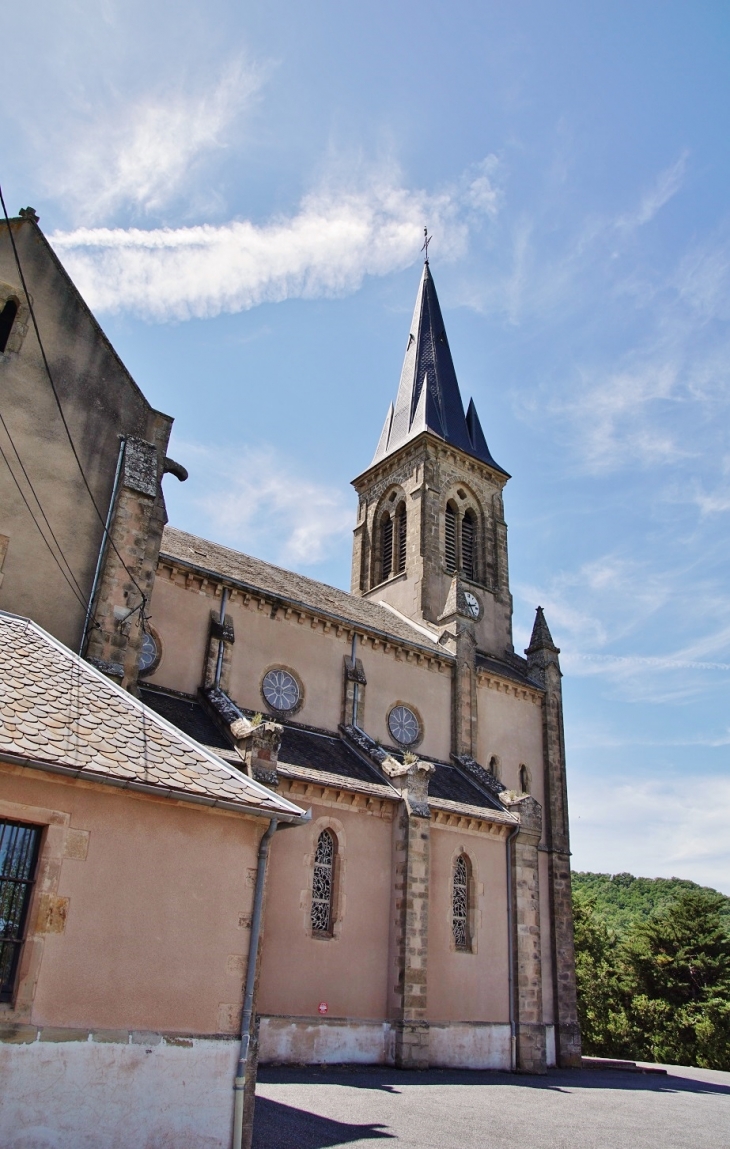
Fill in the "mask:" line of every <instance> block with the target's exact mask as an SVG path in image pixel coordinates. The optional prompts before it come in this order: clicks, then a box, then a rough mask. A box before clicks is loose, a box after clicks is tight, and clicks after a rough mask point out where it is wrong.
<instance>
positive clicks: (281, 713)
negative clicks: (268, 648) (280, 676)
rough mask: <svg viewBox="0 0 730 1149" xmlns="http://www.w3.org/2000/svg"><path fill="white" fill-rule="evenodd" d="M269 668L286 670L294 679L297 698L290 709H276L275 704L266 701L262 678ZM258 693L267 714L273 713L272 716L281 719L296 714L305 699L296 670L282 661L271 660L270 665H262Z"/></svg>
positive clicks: (301, 683) (302, 684) (302, 686)
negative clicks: (297, 692)
mask: <svg viewBox="0 0 730 1149" xmlns="http://www.w3.org/2000/svg"><path fill="white" fill-rule="evenodd" d="M271 670H284V671H286V673H287V674H291V676H292V678H293V679H294V681H295V682H296V684H297V686H298V687H299V698H298V700H297V703H296V705H295V706H292V708H291V710H277V709H276V707H275V706H272V705H271V704H270V703H269V702H267V700H266V695H265V694H264V679H265V678H266V675H267V674H268V673H269V672H270V671H271ZM259 694H260V695H261V701H262V702H263V704H264V707H265V708H266V712H267V713H269V714H273V716H274V718H281V719H287V718H292V717H293V716H294V715H295V714H298V713H299V711H300V710H301V709H302V707H303V706H304V700H305V690H304V683H303V682H302V679H301V677H300V675H298V674H297V672H296V670H294V668H293V667H291V666H286V665H285V664H284V663H283V662H272V663H271V665H270V666H266V667H264V669H263V671H262V673H261V680H260V682H259Z"/></svg>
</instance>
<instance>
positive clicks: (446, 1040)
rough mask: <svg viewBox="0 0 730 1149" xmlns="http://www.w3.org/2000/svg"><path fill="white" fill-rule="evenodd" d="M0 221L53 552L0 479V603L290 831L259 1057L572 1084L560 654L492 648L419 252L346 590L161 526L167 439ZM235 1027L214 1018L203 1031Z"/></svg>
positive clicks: (268, 938) (274, 888)
mask: <svg viewBox="0 0 730 1149" xmlns="http://www.w3.org/2000/svg"><path fill="white" fill-rule="evenodd" d="M11 223H12V231H13V235H14V237H15V242H16V245H17V250H18V252H19V253H20V257H21V260H22V264H23V266H24V267H25V269H26V275H27V278H28V287H29V292H30V298H31V299H33V300H34V301H35V313H36V315H37V322H38V325H39V328H40V330H41V332H42V333H43V334H44V335H45V343H46V354H47V359H48V361H49V363H50V367H51V372H52V373H53V375H55V378H56V381H57V387H56V390H57V392H58V394H57V395H56V399H57V400H58V401H57V402H55V407H54V399H53V396H50V395H49V393H48V385H47V380H46V378H45V376H44V369H43V363H42V361H41V357H40V356H39V353H38V346H37V343H36V342H35V341H34V337H33V332H32V330H31V323H30V319H31V318H32V317H30V316H29V315H28V305H27V302H26V298H25V296H24V293H23V290H22V285H21V284H19V283H18V276H17V271H16V264H14V262H13V259H12V252H11V251H10V249H9V245H8V244H7V243H5V242H2V243H0V337H1V339H0V342H2V340H4V342H3V343H2V346H0V380H2V384H3V388H4V392H3V394H4V402H5V417H6V419H7V420H8V421H9V422H10V423H13V422H14V426H15V438H14V442H15V443H16V444H20V448H19V449H20V451H21V453H22V452H25V455H26V456H27V457H31V456H32V457H33V458H34V459H36V458H37V457H38V454H39V444H40V443H43V444H44V451H43V458H42V459H39V460H38V462H37V468H36V469H37V473H36V477H35V478H36V481H35V487H34V489H35V490H36V491H38V492H39V493H40V498H41V499H42V500H43V501H44V505H45V507H46V508H48V509H49V518H51V519H52V521H53V529H54V538H55V539H56V540H57V542H58V544H59V555H60V559H61V561H58V559H59V555H57V556H56V560H57V561H56V562H55V564H54V563H51V560H50V558H49V555H48V553H47V552H48V551H49V548H48V547H45V548H44V547H43V546H42V545H41V542H40V541H39V540H38V538H37V533H38V532H34V530H33V529H32V526H31V525H30V524H29V522H28V514H27V505H26V506H24V505H23V504H22V502H21V501H20V500H19V498H18V497H17V492H16V491H15V490H14V489H13V488H12V487H11V485H10V482H9V479H8V475H7V474H6V471H5V470H0V569H1V570H2V574H1V575H0V578H2V583H1V584H0V609H2V610H4V611H8V612H13V613H15V614H19V615H22V616H24V617H29V618H32V619H34V620H35V621H36V622H37V623H38V624H40V625H41V626H43V627H45V628H46V630H48V631H49V632H50V633H51V634H52V635H54V636H55V637H56V638H57V639H58V640H59V641H60V642H62V643H64V644H65V645H66V646H68V647H71V648H72V649H74V650H77V651H79V652H80V654H81V655H82V656H83V658H84V659H86V660H87V661H88V662H89V663H90V664H91V665H92V666H94V667H95V668H96V669H97V670H98V671H101V673H103V674H104V675H105V676H107V677H109V678H111V679H112V680H113V681H115V682H116V683H117V684H118V685H121V686H122V687H123V688H124V689H126V690H127V691H129V692H131V693H132V694H133V695H135V696H136V697H137V698H138V699H139V700H140V701H141V702H142V703H144V704H145V705H146V707H148V708H149V709H150V710H151V711H154V712H155V713H156V714H157V715H159V716H160V717H161V718H162V719H164V720H165V721H166V722H167V723H169V724H172V725H173V726H174V727H176V728H177V729H179V730H180V731H181V732H183V733H184V735H185V736H186V737H188V738H189V739H193V740H195V742H196V743H197V744H198V745H200V746H202V747H203V748H204V749H205V751H206V753H211V754H213V755H215V756H216V758H217V760H219V761H221V762H223V763H226V764H228V765H229V766H230V767H232V768H233V769H234V770H236V771H238V772H240V773H241V775H243V776H246V777H248V778H249V779H251V780H252V782H255V783H257V784H258V785H259V786H264V787H266V788H267V789H268V790H270V791H272V792H273V793H274V794H275V795H276V796H277V798H278V799H279V800H281V801H284V802H286V803H288V804H289V805H288V807H287V808H290V807H291V806H292V805H293V806H294V807H297V808H299V809H300V810H306V811H308V812H310V816H309V818H308V820H306V821H303V822H302V823H301V824H297V825H296V826H292V828H291V829H290V831H289V832H287V833H286V834H281V835H276V836H275V838H274V840H273V842H272V845H271V850H270V859H269V863H268V873H267V878H266V902H265V919H264V926H263V933H262V941H261V951H260V968H259V981H258V989H257V997H256V1015H257V1023H256V1033H255V1034H254V1035H253V1040H254V1043H255V1044H257V1049H258V1057H259V1060H260V1061H261V1062H269V1063H366V1064H367V1063H369V1064H378V1063H380V1064H391V1065H396V1066H400V1067H404V1068H413V1069H417V1068H421V1067H426V1066H444V1067H460V1068H474V1069H484V1068H494V1069H512V1070H518V1071H523V1072H532V1073H540V1072H544V1071H545V1069H546V1068H547V1067H548V1066H551V1065H561V1066H571V1065H579V1064H580V1034H579V1029H578V1022H577V1011H576V993H575V968H574V953H573V925H572V909H571V891H570V845H569V825H568V805H567V786H566V762H565V747H564V738H563V714H562V694H561V672H560V664H559V650H558V648H557V646H556V644H555V643H554V641H553V639H552V637H551V634H550V631H549V629H548V624H547V622H546V620H545V617H544V615H543V612H542V610H541V609H540V608H539V607H538V608H537V610H536V616H535V624H534V629H533V632H532V637H531V641H530V644H529V646H528V648H527V650H526V651H525V652H524V656H523V655H521V654H519V653H517V652H516V651H515V650H514V646H513V641H512V598H511V594H510V585H509V570H508V554H507V527H506V522H505V517H504V503H503V491H504V488H505V485H506V483H507V482H508V480H509V477H510V476H509V474H508V473H507V471H506V470H504V468H503V467H502V466H501V465H500V464H499V463H497V462H496V461H495V458H494V457H493V455H492V454H491V451H490V448H489V447H488V445H487V440H486V437H485V434H484V431H483V428H482V425H481V422H480V419H479V416H478V414H477V411H476V407H475V405H474V402H473V400H472V401H470V402H469V404H468V406H467V408H466V411H465V407H464V403H463V400H462V396H461V393H460V388H459V384H458V381H457V377H456V373H455V369H454V364H453V361H452V355H451V350H450V347H449V342H448V337H447V334H446V330H445V325H444V320H443V317H442V313H441V308H440V305H439V300H438V296H437V293H436V287H435V283H434V279H433V275H432V272H431V268H430V265H429V262H428V260H427V261H426V262H425V264H424V267H423V270H422V274H421V278H420V283H419V284H418V288H417V293H416V303H415V309H414V312H413V319H412V322H411V325H410V330H409V331H408V332H407V333H404V334H406V336H407V338H406V347H405V357H404V361H403V365H402V370H401V375H400V382H399V384H398V387H397V393H396V395H395V401H394V403H393V404H391V406H390V408H389V410H388V412H387V414H386V418H385V422H384V425H383V428H382V431H381V433H380V437H379V438H377V432H376V430H375V429H374V433H373V439H372V443H371V444H370V450H372V449H373V446H374V447H375V450H374V454H373V456H372V461H371V462H370V463H369V465H368V466H366V467H365V469H364V470H362V472H361V473H360V474H359V475H358V476H357V477H356V478H354V479H353V486H354V489H355V492H356V494H357V511H356V516H355V523H354V534H353V549H352V578H351V586H350V591H349V592H346V591H344V590H341V589H338V588H335V587H331V586H328V585H325V584H323V583H320V582H317V581H315V580H313V579H310V578H307V577H305V576H302V575H300V574H297V573H294V572H291V571H287V570H283V569H281V568H279V567H276V566H273V565H271V564H270V563H267V562H264V561H262V560H260V559H258V558H255V557H252V556H249V555H246V554H242V553H240V552H238V551H235V550H232V549H230V548H228V547H225V546H221V545H220V544H217V543H216V542H214V541H210V540H207V539H202V538H198V537H197V536H194V535H190V534H188V533H186V532H184V531H182V530H179V529H177V528H175V527H173V526H171V525H169V524H168V523H167V515H166V512H165V504H164V495H163V491H162V482H163V478H164V476H166V475H172V476H173V477H175V478H176V479H178V480H184V479H185V478H186V471H185V469H184V467H183V466H181V465H180V464H179V463H177V462H175V461H174V460H172V459H170V458H169V457H168V456H167V453H166V452H167V442H168V439H169V435H170V430H171V426H172V420H171V419H170V418H169V417H168V416H166V415H163V414H161V413H160V412H157V411H154V410H153V409H152V408H151V407H150V406H149V404H148V403H147V401H146V400H145V398H144V396H143V395H142V393H141V391H140V390H139V388H138V387H137V385H136V383H135V382H134V381H133V380H132V379H131V377H130V376H129V374H128V372H127V371H126V369H125V368H124V366H123V364H122V363H121V362H120V361H119V359H118V357H117V356H116V353H115V352H114V350H113V348H112V347H111V345H110V344H109V343H108V341H107V340H106V337H105V336H104V335H103V332H102V331H101V329H100V328H99V326H98V324H97V322H96V320H95V319H94V317H93V315H92V314H91V312H90V311H89V309H88V308H87V307H86V305H85V304H84V302H83V300H82V299H81V297H80V295H79V294H78V292H77V290H76V288H75V287H74V285H73V283H72V282H71V281H70V279H69V277H68V276H67V274H66V272H65V271H64V269H63V267H62V265H61V264H60V262H59V260H58V258H57V256H56V255H55V253H54V252H53V251H52V249H51V248H50V245H49V244H48V242H47V241H46V239H45V237H44V236H43V233H42V232H41V230H40V228H39V226H38V221H37V217H36V216H35V213H33V212H32V209H26V211H25V212H24V213H22V214H21V216H20V217H19V218H18V219H16V220H13V221H11ZM414 286H415V284H414ZM395 367H396V364H394V369H395ZM395 374H396V373H395V370H394V391H395V382H396V378H395ZM59 411H61V412H62V414H63V418H62V419H61V421H60V423H59V418H58V412H59ZM61 424H63V425H61ZM69 442H72V444H75V447H76V450H77V455H78V457H80V460H81V461H80V463H79V467H78V468H76V467H75V463H74V460H73V459H72V458H71V456H70V452H69V450H68V446H69ZM493 446H494V444H493ZM360 449H361V451H362V454H363V457H364V458H367V450H368V443H367V441H364V442H363V443H362V444H361V445H360ZM496 453H497V455H499V452H498V451H497V452H496ZM79 471H80V472H81V473H82V476H83V477H84V479H85V482H86V485H87V487H88V488H89V490H90V491H91V492H93V499H92V502H93V504H94V507H95V508H97V512H98V509H99V508H101V511H102V514H101V516H99V514H98V513H96V514H94V513H93V511H92V510H91V509H90V508H89V506H88V505H87V504H88V501H89V500H88V499H86V498H85V493H84V491H82V490H81V484H80V480H79ZM16 485H17V484H16ZM51 549H52V548H51ZM64 563H66V565H67V567H68V569H64V565H63V564H64ZM69 571H71V573H72V575H73V583H74V584H75V586H76V588H77V589H79V590H80V594H77V595H76V596H75V597H74V595H73V593H72V592H73V590H74V587H73V586H72V585H71V580H70V579H69V578H68V577H67V576H68V574H69ZM59 572H60V573H59ZM62 575H64V576H65V577H64V578H62V577H61V576H62ZM69 587H70V589H69ZM239 1025H240V1010H239V1013H238V1015H236V1012H235V1009H231V1010H230V1011H229V1012H228V1014H226V1011H225V1010H222V1011H221V1010H219V1011H218V1014H217V1017H216V1019H215V1020H214V1021H212V1022H211V1026H212V1029H211V1032H213V1031H215V1032H218V1033H219V1035H220V1036H221V1038H223V1037H224V1036H225V1035H226V1034H232V1033H235V1032H236V1031H237V1028H238V1026H239Z"/></svg>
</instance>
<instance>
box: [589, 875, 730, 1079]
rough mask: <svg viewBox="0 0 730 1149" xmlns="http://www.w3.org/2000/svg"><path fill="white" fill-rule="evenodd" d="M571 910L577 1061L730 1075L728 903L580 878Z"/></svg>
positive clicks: (671, 888)
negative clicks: (651, 1064) (611, 1060)
mask: <svg viewBox="0 0 730 1149" xmlns="http://www.w3.org/2000/svg"><path fill="white" fill-rule="evenodd" d="M573 908H574V915H575V959H576V975H577V984H578V1012H579V1017H580V1026H581V1035H582V1041H583V1052H584V1053H586V1054H595V1055H598V1056H603V1057H628V1058H633V1059H638V1060H647V1061H660V1062H664V1063H668V1064H677V1065H698V1066H704V1067H706V1068H709V1069H730V898H728V897H726V896H725V895H724V894H719V893H717V892H716V891H715V890H710V889H707V888H705V887H702V886H698V885H696V884H695V883H694V882H687V881H683V880H682V879H680V878H669V879H667V878H635V877H634V876H633V875H632V874H615V875H613V876H611V875H610V874H590V873H583V874H582V873H576V874H574V875H573Z"/></svg>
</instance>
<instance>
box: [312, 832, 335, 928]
mask: <svg viewBox="0 0 730 1149" xmlns="http://www.w3.org/2000/svg"><path fill="white" fill-rule="evenodd" d="M335 854H336V844H335V836H334V834H333V833H332V831H331V830H323V831H322V833H321V834H320V835H319V838H318V839H317V849H316V850H315V854H314V877H313V879H312V933H313V934H318V935H319V936H320V937H331V936H332V926H333V924H334V921H333V919H334V914H333V896H334V890H335V883H334V873H335Z"/></svg>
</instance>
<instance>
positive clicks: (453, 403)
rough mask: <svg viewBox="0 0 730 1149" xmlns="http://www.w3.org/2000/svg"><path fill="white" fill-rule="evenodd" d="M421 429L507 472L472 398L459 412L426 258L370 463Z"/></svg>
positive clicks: (418, 433)
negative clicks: (394, 389) (391, 398)
mask: <svg viewBox="0 0 730 1149" xmlns="http://www.w3.org/2000/svg"><path fill="white" fill-rule="evenodd" d="M423 431H431V432H432V433H433V434H434V435H438V436H439V438H441V439H444V440H445V441H446V442H447V443H450V444H451V445H452V446H454V447H458V448H459V450H461V451H464V452H465V453H466V454H467V455H473V456H474V457H475V458H477V459H480V460H481V461H482V462H483V463H487V464H488V465H489V466H490V467H493V468H494V470H495V471H500V472H501V473H502V474H503V475H507V472H506V471H505V470H504V469H503V468H502V467H500V466H499V464H498V463H495V461H494V459H493V458H492V455H491V454H490V451H489V447H488V446H487V440H486V439H485V437H484V432H483V431H482V427H481V423H480V422H479V416H478V415H477V410H476V407H475V406H474V400H473V399H472V400H471V401H470V403H469V409H468V411H467V413H466V416H465V415H464V406H463V404H462V401H461V392H460V391H459V384H458V381H457V378H456V371H455V370H454V361H453V359H452V358H451V349H450V347H449V341H448V338H447V336H446V328H445V325H444V321H443V316H442V315H441V307H440V305H439V301H438V296H437V294H436V285H435V284H434V281H433V276H432V275H431V269H430V267H429V265H428V261H427V262H426V263H425V264H424V267H423V275H422V276H421V282H420V284H419V285H418V294H417V296H416V307H415V310H414V312H413V319H412V321H411V329H410V332H409V335H408V343H407V345H406V354H405V359H404V360H403V370H402V371H401V377H400V385H399V387H398V396H397V398H396V401H395V406H393V404H392V403H391V405H390V408H389V410H388V414H387V416H386V419H385V425H384V426H383V430H382V432H381V435H380V440H379V442H378V446H377V449H376V451H375V457H374V458H373V464H374V463H379V462H380V460H381V459H384V458H385V457H386V456H387V455H390V454H392V453H393V451H397V450H398V448H399V447H402V446H403V445H404V443H407V442H409V441H410V440H411V439H415V438H416V436H417V435H420V434H421V433H422V432H423ZM371 466H372V464H371ZM507 477H508V478H509V475H507Z"/></svg>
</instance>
